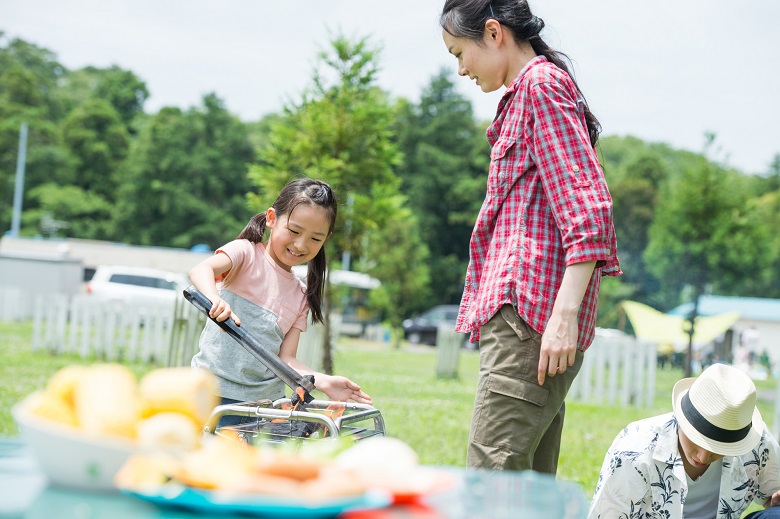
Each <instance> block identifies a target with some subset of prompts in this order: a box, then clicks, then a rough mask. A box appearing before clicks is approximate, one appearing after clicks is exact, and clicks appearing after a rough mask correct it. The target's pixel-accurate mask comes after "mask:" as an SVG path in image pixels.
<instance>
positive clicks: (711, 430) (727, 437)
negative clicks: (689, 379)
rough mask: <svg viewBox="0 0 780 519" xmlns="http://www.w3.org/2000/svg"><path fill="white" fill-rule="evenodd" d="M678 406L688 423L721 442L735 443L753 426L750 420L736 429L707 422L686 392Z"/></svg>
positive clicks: (742, 438)
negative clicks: (724, 427)
mask: <svg viewBox="0 0 780 519" xmlns="http://www.w3.org/2000/svg"><path fill="white" fill-rule="evenodd" d="M680 407H681V409H682V412H683V414H684V415H685V418H687V419H688V422H690V424H691V425H692V426H693V427H694V428H695V429H696V430H697V431H699V432H700V433H702V434H703V435H704V436H706V437H707V438H709V439H711V440H715V441H718V442H721V443H736V442H738V441H740V440H744V439H745V437H747V435H748V433H749V432H750V428H751V427H753V423H752V422H751V423H749V424H747V426H745V427H743V428H742V429H736V430H729V429H723V428H721V427H718V426H717V425H715V424H713V423H711V422H709V421H708V420H707V419H706V418H704V417H703V416H702V415H701V413H699V411H698V410H697V409H696V407H694V405H693V402H691V399H690V397H689V396H688V393H685V395H683V397H682V402H681V403H680Z"/></svg>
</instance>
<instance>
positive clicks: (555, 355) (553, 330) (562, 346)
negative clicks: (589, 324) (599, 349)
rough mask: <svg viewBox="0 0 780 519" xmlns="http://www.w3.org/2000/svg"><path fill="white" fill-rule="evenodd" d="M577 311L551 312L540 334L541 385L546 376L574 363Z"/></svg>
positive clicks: (552, 375) (557, 372)
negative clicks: (561, 314) (564, 313)
mask: <svg viewBox="0 0 780 519" xmlns="http://www.w3.org/2000/svg"><path fill="white" fill-rule="evenodd" d="M578 334H579V331H578V326H577V313H576V312H575V313H574V314H573V315H567V316H559V315H556V314H553V315H552V316H550V320H549V321H548V322H547V328H545V330H544V334H542V347H541V352H540V354H539V370H538V379H539V380H538V381H539V385H540V386H541V385H542V384H544V379H545V378H546V376H550V377H554V376H555V375H558V374H559V373H563V372H564V371H566V368H567V367H569V366H571V365H572V364H574V359H575V355H576V353H577V338H578Z"/></svg>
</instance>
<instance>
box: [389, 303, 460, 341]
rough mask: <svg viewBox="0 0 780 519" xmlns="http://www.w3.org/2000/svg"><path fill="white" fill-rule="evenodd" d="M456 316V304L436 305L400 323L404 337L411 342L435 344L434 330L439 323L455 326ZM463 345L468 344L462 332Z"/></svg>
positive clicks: (437, 327)
mask: <svg viewBox="0 0 780 519" xmlns="http://www.w3.org/2000/svg"><path fill="white" fill-rule="evenodd" d="M457 318H458V305H438V306H434V307H433V308H430V309H428V310H426V311H425V312H423V313H422V314H420V315H419V316H417V317H414V318H412V319H406V320H405V321H404V322H402V323H401V327H402V328H403V329H404V338H405V339H406V340H407V341H409V342H411V343H412V344H430V345H432V346H435V345H436V331H437V330H438V329H439V325H440V324H447V325H451V326H452V327H453V328H455V321H456V320H457ZM463 337H464V346H468V345H469V344H470V343H468V336H467V335H465V334H464V336H463Z"/></svg>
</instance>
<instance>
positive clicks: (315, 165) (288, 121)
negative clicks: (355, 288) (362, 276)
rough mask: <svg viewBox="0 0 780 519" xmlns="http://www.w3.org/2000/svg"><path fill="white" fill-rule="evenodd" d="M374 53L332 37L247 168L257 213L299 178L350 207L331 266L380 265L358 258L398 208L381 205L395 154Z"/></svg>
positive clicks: (330, 248)
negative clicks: (320, 185)
mask: <svg viewBox="0 0 780 519" xmlns="http://www.w3.org/2000/svg"><path fill="white" fill-rule="evenodd" d="M377 53H378V51H377V50H376V49H375V48H374V47H373V46H372V45H371V44H370V43H369V41H368V40H367V39H365V38H363V39H358V40H356V41H351V40H348V39H346V38H344V37H343V36H337V37H335V38H334V39H333V40H332V41H331V42H330V48H329V49H328V50H326V51H323V52H321V53H320V55H319V57H318V58H319V59H318V64H317V68H316V69H315V72H314V79H313V85H312V86H311V87H310V88H309V89H308V91H306V92H304V94H303V95H302V99H301V100H300V101H299V102H297V103H295V102H293V103H290V104H289V105H288V106H287V107H285V110H284V114H283V117H281V118H280V119H278V120H276V121H272V122H271V130H270V132H269V134H268V136H267V143H266V146H265V147H264V148H262V149H260V150H259V163H258V164H255V165H253V166H252V167H251V168H250V179H251V181H252V183H253V184H254V185H255V186H257V192H256V193H251V194H250V195H249V202H250V204H251V207H252V208H253V209H254V210H255V211H263V210H265V209H267V208H268V207H270V206H271V205H272V204H273V201H274V200H275V198H276V195H277V194H278V193H279V191H280V190H281V188H282V187H283V186H284V184H286V183H287V182H288V181H289V180H290V179H292V178H296V177H301V176H307V177H311V178H317V179H320V180H323V181H325V182H328V183H329V184H330V185H331V186H332V187H333V188H334V190H335V192H336V194H337V196H338V197H339V198H340V199H341V200H342V202H344V201H347V200H349V201H350V204H349V205H346V206H342V210H341V211H340V214H339V220H340V222H349V225H345V224H340V225H339V227H338V228H337V229H336V230H335V233H334V236H333V237H332V238H331V239H330V240H328V244H327V245H326V247H327V253H328V256H329V257H330V258H331V259H332V258H333V257H334V253H335V252H338V251H349V252H350V253H351V255H352V256H353V257H355V258H358V261H357V262H356V263H357V264H358V265H359V264H360V263H365V264H370V263H380V262H383V261H384V258H383V257H374V258H363V259H361V256H362V255H363V254H364V253H365V252H366V251H367V250H369V249H370V250H376V248H371V247H369V246H367V244H368V243H369V242H370V240H371V239H374V238H375V237H376V236H377V234H376V233H377V231H378V230H381V229H384V228H385V227H386V226H387V225H388V224H389V223H390V222H391V221H393V220H394V219H398V218H399V215H398V213H397V211H396V209H397V207H398V205H397V204H383V203H382V202H383V201H387V200H389V199H393V198H394V197H396V196H397V195H398V194H399V184H400V182H399V181H398V179H397V177H396V176H395V175H394V173H393V170H392V167H393V165H395V164H397V163H398V162H399V160H400V155H399V153H398V151H397V149H396V147H395V145H394V144H393V142H392V134H391V125H392V121H393V115H394V113H393V109H392V106H391V105H390V103H389V101H388V98H387V95H386V94H385V93H384V92H382V91H381V90H380V89H379V88H378V87H377V86H375V81H376V73H377V70H378V69H377V61H378V54H377ZM400 216H403V215H400ZM411 232H412V233H413V232H414V229H412V230H411ZM333 263H334V262H333V261H331V266H332V265H333ZM381 281H382V282H383V283H384V282H385V281H388V280H386V279H381ZM325 293H326V295H325V308H324V316H325V327H326V333H325V334H324V336H325V344H324V345H323V346H324V347H323V350H324V358H323V367H324V370H325V371H326V372H328V373H330V372H332V371H333V359H332V355H331V344H330V333H329V315H330V308H331V306H332V305H331V304H330V301H329V297H330V284H329V283H326V288H325ZM386 310H387V311H388V312H390V313H392V312H394V311H395V309H393V308H392V307H389V308H386Z"/></svg>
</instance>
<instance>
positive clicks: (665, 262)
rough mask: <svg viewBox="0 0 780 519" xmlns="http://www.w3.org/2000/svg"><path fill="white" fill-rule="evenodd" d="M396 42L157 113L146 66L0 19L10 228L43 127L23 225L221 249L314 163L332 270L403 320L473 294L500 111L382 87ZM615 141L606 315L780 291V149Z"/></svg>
mask: <svg viewBox="0 0 780 519" xmlns="http://www.w3.org/2000/svg"><path fill="white" fill-rule="evenodd" d="M378 50H379V49H378V48H375V47H373V46H372V45H371V44H370V43H369V42H368V40H367V39H347V38H344V37H342V36H336V37H334V38H333V40H332V41H331V42H329V45H328V46H327V49H326V50H325V51H323V52H322V53H321V54H320V55H319V56H318V57H317V61H316V66H315V68H314V70H312V76H311V83H310V84H309V85H302V88H303V87H305V90H304V91H303V93H302V94H301V95H300V96H299V97H298V98H297V99H295V100H293V101H290V102H289V103H288V104H287V105H286V106H280V108H279V111H278V112H276V113H272V114H268V115H266V116H265V117H263V118H262V119H261V120H259V121H242V120H239V119H238V118H237V117H236V116H234V115H233V114H231V113H230V112H229V111H228V110H226V108H225V105H224V103H223V101H222V100H221V99H220V97H219V95H218V93H211V94H208V95H206V96H204V97H203V99H202V101H201V104H200V105H198V106H193V107H190V108H188V109H181V108H178V107H165V108H162V109H160V110H159V111H158V112H156V113H149V112H147V111H145V110H144V103H145V101H146V99H147V98H148V97H149V95H150V92H149V90H148V89H147V87H146V85H145V83H144V81H143V79H142V78H139V77H138V76H136V74H134V73H133V71H131V70H124V69H122V68H120V67H117V66H113V67H111V68H94V67H87V68H83V69H79V70H68V69H66V68H65V67H64V66H62V65H61V64H60V63H58V61H57V55H56V53H55V52H53V51H52V50H49V49H44V48H40V47H38V46H36V45H34V44H32V43H30V42H26V41H23V40H20V39H11V40H9V39H8V38H6V37H5V36H4V35H3V33H1V32H0V230H2V231H3V232H5V231H6V230H8V229H10V228H11V222H12V203H13V193H14V185H15V171H16V161H17V155H18V146H19V139H20V128H21V126H22V124H23V123H27V125H28V127H29V133H28V144H27V160H26V170H25V173H26V176H25V181H24V196H23V213H22V218H21V229H20V234H21V235H22V236H39V235H40V236H43V237H76V238H84V239H98V240H111V241H116V242H125V243H131V244H138V245H154V246H165V247H183V248H190V247H193V246H195V245H200V244H205V245H206V246H208V247H209V248H210V249H214V248H216V247H218V246H220V245H222V244H224V243H225V242H227V241H229V240H231V239H233V238H234V237H235V236H236V235H237V234H238V232H239V231H240V230H241V229H242V228H243V226H244V224H245V223H246V222H247V221H248V219H249V218H250V217H251V216H252V215H253V214H254V213H256V212H258V211H262V210H265V208H267V207H268V206H269V205H270V204H271V202H272V201H273V199H274V198H275V195H276V193H277V192H278V190H279V188H280V187H281V185H282V184H284V182H286V181H287V180H288V179H289V178H291V177H293V176H299V175H307V176H311V177H315V178H320V179H322V180H325V181H327V182H329V183H331V184H332V185H334V187H335V188H336V192H337V194H338V195H339V196H340V199H341V201H342V206H341V210H340V218H339V220H340V228H339V229H338V231H337V233H336V235H335V238H334V239H333V240H330V241H329V245H328V246H329V247H330V258H331V264H335V265H336V266H339V267H342V268H350V269H352V270H358V271H362V272H367V273H369V274H371V275H373V276H375V277H377V278H379V279H380V280H381V281H382V288H381V289H380V290H379V291H376V292H375V293H374V294H373V300H372V304H373V305H375V307H376V308H377V309H379V310H380V311H382V313H383V315H384V318H385V319H386V320H387V321H388V322H389V324H391V325H393V326H395V327H398V326H399V325H400V321H401V319H403V318H404V317H407V316H409V315H411V314H413V313H415V312H418V311H420V310H422V309H425V308H427V307H429V306H431V305H434V304H440V303H457V302H458V301H459V298H460V294H461V291H462V284H463V277H464V274H465V269H466V264H467V261H468V242H469V237H470V233H471V226H472V224H473V221H474V219H475V217H476V215H477V212H478V210H479V207H480V204H481V202H482V199H483V196H484V190H485V177H486V172H487V168H488V160H489V153H488V152H489V150H488V144H487V142H486V140H485V136H484V130H485V127H486V125H487V122H486V121H479V120H476V119H475V117H474V114H473V111H472V107H471V104H470V103H469V102H468V101H467V100H466V99H465V98H464V97H463V96H461V95H460V94H458V93H457V92H456V89H455V87H454V81H456V80H457V79H458V78H457V77H455V75H454V73H452V72H451V71H449V72H446V71H442V72H440V73H439V74H437V75H435V76H433V77H431V79H430V82H429V83H428V86H427V88H426V89H425V90H424V91H423V92H422V94H421V96H420V99H417V100H411V99H403V98H401V99H398V98H392V97H391V96H390V95H389V94H387V93H386V92H384V91H382V90H381V89H380V88H378V87H377V86H376V81H375V79H376V73H377V70H378V67H379V66H380V65H381V63H380V62H379V54H378ZM258 89H259V91H258V95H262V92H261V91H260V87H258ZM586 94H587V92H586ZM593 109H594V111H595V113H596V115H598V107H597V106H595V107H593ZM669 124H674V121H669ZM778 147H779V148H780V146H778ZM598 153H599V156H600V158H601V161H602V164H603V166H604V170H605V174H606V177H607V181H608V183H609V186H610V191H611V193H612V197H613V200H614V209H615V224H616V228H617V233H618V248H619V255H620V259H621V263H622V265H623V269H624V271H625V275H624V276H622V277H620V278H617V279H611V278H610V279H607V280H606V281H605V282H604V284H603V285H602V286H603V288H602V295H601V300H600V306H601V308H600V312H599V313H600V322H599V325H600V326H604V327H615V326H617V325H618V319H619V315H618V312H617V306H616V304H617V303H618V302H619V301H620V300H623V299H632V300H635V301H639V302H643V303H646V304H649V305H651V306H653V307H655V308H658V309H660V310H664V311H665V310H668V309H670V308H672V307H674V306H676V305H677V304H679V303H681V302H684V301H689V300H691V299H693V298H694V297H695V296H696V295H700V294H703V293H714V294H721V295H739V296H753V297H774V298H777V297H780V275H779V274H780V233H778V232H777V229H778V228H780V154H778V155H777V156H776V157H775V160H774V162H773V164H772V166H771V167H770V168H769V170H768V171H766V172H763V174H761V175H748V174H745V173H743V172H741V171H739V170H736V169H734V168H732V167H729V166H728V165H727V163H726V161H725V159H724V158H723V157H724V155H725V153H724V152H723V150H721V149H720V148H719V146H718V141H717V136H716V135H702V147H701V149H700V150H696V151H688V150H677V149H672V148H671V147H669V146H667V145H665V144H663V143H649V142H643V141H642V140H639V139H636V138H633V137H630V136H617V135H610V134H609V128H605V133H604V135H602V138H601V140H600V141H599V145H598ZM347 262H348V263H349V264H348V265H346V264H345V263H347Z"/></svg>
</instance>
